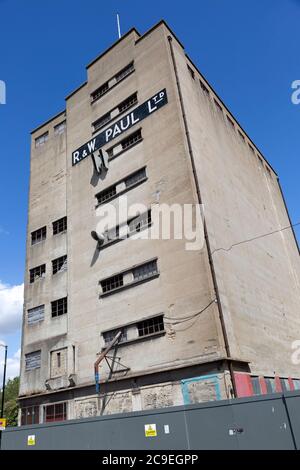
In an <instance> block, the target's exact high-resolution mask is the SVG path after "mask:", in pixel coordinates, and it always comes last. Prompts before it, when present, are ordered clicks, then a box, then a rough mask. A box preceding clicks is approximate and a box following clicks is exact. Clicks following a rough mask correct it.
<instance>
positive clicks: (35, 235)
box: [31, 226, 47, 245]
mask: <svg viewBox="0 0 300 470" xmlns="http://www.w3.org/2000/svg"><path fill="white" fill-rule="evenodd" d="M46 235H47V227H46V226H45V227H42V228H39V229H38V230H35V231H34V232H31V245H35V244H36V243H40V242H41V241H43V240H46Z"/></svg>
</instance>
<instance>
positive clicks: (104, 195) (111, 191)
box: [96, 185, 117, 204]
mask: <svg viewBox="0 0 300 470" xmlns="http://www.w3.org/2000/svg"><path fill="white" fill-rule="evenodd" d="M116 194H117V188H116V185H113V186H110V187H109V188H107V189H104V190H103V191H101V192H100V193H98V194H96V198H97V200H98V204H103V203H104V202H105V201H107V200H108V199H111V198H112V197H113V196H115V195H116Z"/></svg>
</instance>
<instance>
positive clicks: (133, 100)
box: [118, 93, 137, 113]
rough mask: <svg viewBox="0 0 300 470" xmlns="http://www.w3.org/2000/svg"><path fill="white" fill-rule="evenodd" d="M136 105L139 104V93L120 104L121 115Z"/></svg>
mask: <svg viewBox="0 0 300 470" xmlns="http://www.w3.org/2000/svg"><path fill="white" fill-rule="evenodd" d="M136 103H137V93H134V94H133V95H131V96H129V97H128V98H127V99H126V100H124V101H122V103H120V104H119V106H118V109H119V113H123V112H124V111H126V109H128V108H130V107H131V106H133V105H135V104H136Z"/></svg>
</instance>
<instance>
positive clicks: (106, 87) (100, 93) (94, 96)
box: [92, 82, 109, 101]
mask: <svg viewBox="0 0 300 470" xmlns="http://www.w3.org/2000/svg"><path fill="white" fill-rule="evenodd" d="M108 90H109V84H108V82H105V83H104V84H103V85H101V86H100V87H99V88H97V90H96V91H94V92H93V93H92V99H93V101H95V100H98V99H99V98H101V96H103V95H105V93H106V92H107V91H108Z"/></svg>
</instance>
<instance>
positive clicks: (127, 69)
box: [115, 62, 134, 82]
mask: <svg viewBox="0 0 300 470" xmlns="http://www.w3.org/2000/svg"><path fill="white" fill-rule="evenodd" d="M133 71H134V63H133V62H130V64H128V65H126V67H124V68H123V69H122V70H120V72H118V73H117V74H116V75H115V78H116V80H117V82H120V81H121V80H123V78H125V77H127V75H129V74H130V73H131V72H133Z"/></svg>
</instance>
